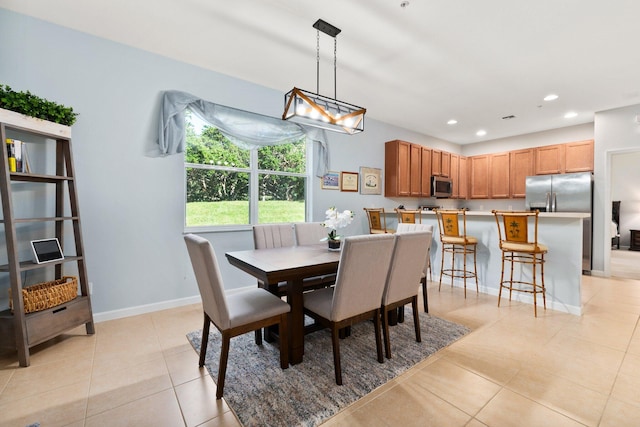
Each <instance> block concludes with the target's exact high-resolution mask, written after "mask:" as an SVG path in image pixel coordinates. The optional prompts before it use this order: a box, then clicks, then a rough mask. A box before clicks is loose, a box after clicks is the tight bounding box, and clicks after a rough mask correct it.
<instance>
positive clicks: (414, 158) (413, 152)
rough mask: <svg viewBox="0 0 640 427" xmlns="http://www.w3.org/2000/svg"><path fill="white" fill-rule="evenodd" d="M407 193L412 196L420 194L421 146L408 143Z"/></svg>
mask: <svg viewBox="0 0 640 427" xmlns="http://www.w3.org/2000/svg"><path fill="white" fill-rule="evenodd" d="M409 150H410V162H411V168H410V170H409V185H410V187H409V193H410V195H411V196H412V197H420V196H421V195H422V146H421V145H417V144H410V146H409Z"/></svg>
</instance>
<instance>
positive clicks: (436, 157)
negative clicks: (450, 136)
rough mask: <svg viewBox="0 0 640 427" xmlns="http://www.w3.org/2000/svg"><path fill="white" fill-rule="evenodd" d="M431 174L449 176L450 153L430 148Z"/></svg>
mask: <svg viewBox="0 0 640 427" xmlns="http://www.w3.org/2000/svg"><path fill="white" fill-rule="evenodd" d="M431 153H432V154H431V174H432V175H436V176H443V177H445V178H449V177H450V176H451V153H447V152H446V151H442V150H431Z"/></svg>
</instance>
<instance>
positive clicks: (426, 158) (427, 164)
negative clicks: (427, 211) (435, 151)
mask: <svg viewBox="0 0 640 427" xmlns="http://www.w3.org/2000/svg"><path fill="white" fill-rule="evenodd" d="M420 177H421V180H422V197H431V149H430V148H427V147H422V171H421V172H420Z"/></svg>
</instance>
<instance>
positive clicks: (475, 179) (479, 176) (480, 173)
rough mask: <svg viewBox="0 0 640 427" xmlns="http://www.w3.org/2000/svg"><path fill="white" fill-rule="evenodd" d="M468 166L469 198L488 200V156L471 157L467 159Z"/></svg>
mask: <svg viewBox="0 0 640 427" xmlns="http://www.w3.org/2000/svg"><path fill="white" fill-rule="evenodd" d="M468 160H469V162H470V165H469V168H470V175H471V177H470V181H471V185H470V196H469V197H470V198H471V199H488V198H489V155H488V154H485V155H482V156H472V157H469V158H468Z"/></svg>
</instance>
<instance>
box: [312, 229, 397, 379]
mask: <svg viewBox="0 0 640 427" xmlns="http://www.w3.org/2000/svg"><path fill="white" fill-rule="evenodd" d="M394 243H395V237H394V236H393V235H391V234H367V235H363V236H350V237H346V238H345V239H344V242H343V245H342V251H341V253H340V264H339V265H338V275H337V277H336V285H335V286H334V287H332V288H325V289H320V290H316V291H313V292H307V293H305V294H304V309H305V313H306V314H307V315H309V316H311V317H312V318H314V319H315V320H316V322H318V323H319V324H321V325H322V326H324V327H325V328H329V329H330V330H331V342H332V345H333V364H334V370H335V377H336V384H338V385H342V367H341V362H340V339H339V330H340V329H342V328H345V327H347V326H351V325H353V324H355V323H357V322H361V321H364V320H369V319H371V320H373V325H374V331H375V339H376V352H377V356H378V362H380V363H383V362H384V357H383V355H382V338H381V337H380V307H381V304H380V302H381V301H382V293H383V291H384V285H385V282H386V279H387V272H388V271H389V264H390V262H391V256H392V253H393V247H394Z"/></svg>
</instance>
